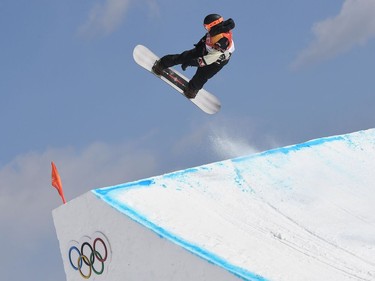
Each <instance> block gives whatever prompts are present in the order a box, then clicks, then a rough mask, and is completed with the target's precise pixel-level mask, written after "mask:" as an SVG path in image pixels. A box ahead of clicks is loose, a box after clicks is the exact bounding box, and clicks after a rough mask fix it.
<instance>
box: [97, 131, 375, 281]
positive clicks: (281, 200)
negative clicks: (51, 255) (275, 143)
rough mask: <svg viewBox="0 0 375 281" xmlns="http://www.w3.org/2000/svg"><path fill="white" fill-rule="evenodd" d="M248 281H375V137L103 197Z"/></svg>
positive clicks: (223, 166)
mask: <svg viewBox="0 0 375 281" xmlns="http://www.w3.org/2000/svg"><path fill="white" fill-rule="evenodd" d="M93 193H94V194H95V195H96V196H97V197H98V198H100V199H102V200H104V201H105V202H107V203H108V204H110V205H111V206H112V207H114V208H115V209H117V210H119V211H120V212H122V213H124V214H125V215H127V216H129V217H130V218H132V219H133V220H135V221H137V222H139V223H140V224H141V225H143V226H145V227H146V228H149V229H151V230H152V231H154V232H156V233H157V234H158V235H160V236H161V237H164V238H166V239H168V240H170V241H172V242H173V243H175V244H178V245H180V246H181V247H183V248H185V249H186V250H188V251H190V252H192V253H193V254H195V255H197V256H199V257H200V258H203V259H206V260H208V261H209V262H211V263H213V264H216V265H218V266H220V267H223V268H224V269H226V270H227V271H229V272H231V273H232V274H233V275H234V276H237V277H238V278H239V279H243V280H277V281H283V280H285V281H292V280H295V281H301V280H340V281H343V280H375V129H371V130H367V131H360V132H356V133H353V134H347V135H341V136H333V137H327V138H322V139H316V140H312V141H309V142H306V143H303V144H298V145H293V146H289V147H284V148H280V149H274V150H270V151H266V152H263V153H259V154H255V155H250V156H245V157H241V158H236V159H231V160H226V161H222V162H217V163H212V164H209V165H204V166H200V167H197V168H192V169H187V170H183V171H178V172H174V173H170V174H166V175H162V176H157V177H153V178H149V179H145V180H141V181H137V182H132V183H126V184H122V185H118V186H112V187H107V188H101V189H96V190H93Z"/></svg>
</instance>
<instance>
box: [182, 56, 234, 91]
mask: <svg viewBox="0 0 375 281" xmlns="http://www.w3.org/2000/svg"><path fill="white" fill-rule="evenodd" d="M227 63H228V61H226V62H222V63H221V64H217V63H213V64H210V65H207V66H204V67H198V68H197V71H196V73H195V75H194V76H193V78H191V80H190V82H189V84H188V87H187V88H186V90H185V91H184V94H185V95H186V96H187V97H189V98H194V97H195V96H196V95H197V93H198V91H199V90H200V89H202V88H203V86H204V84H206V82H207V81H208V79H211V78H212V77H213V76H214V75H215V74H216V73H218V72H219V71H220V70H221V69H222V68H223V67H224V66H225V65H226V64H227Z"/></svg>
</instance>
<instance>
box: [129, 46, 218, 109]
mask: <svg viewBox="0 0 375 281" xmlns="http://www.w3.org/2000/svg"><path fill="white" fill-rule="evenodd" d="M133 58H134V60H135V61H136V63H137V64H139V65H140V66H142V67H143V68H145V69H147V70H148V71H150V72H151V73H153V71H152V66H153V65H154V63H155V61H156V60H158V59H159V57H158V56H157V55H155V54H154V53H153V52H151V51H150V50H149V49H148V48H147V47H145V46H143V45H137V46H136V47H135V48H134V51H133ZM156 76H157V77H159V78H160V79H161V80H163V81H164V82H166V83H167V84H169V85H170V86H172V87H173V88H174V89H176V90H177V91H178V92H179V93H181V94H182V95H183V96H184V97H186V96H185V95H184V93H183V89H184V87H185V85H186V84H187V82H188V81H189V79H188V78H186V77H185V76H184V75H182V74H181V73H179V72H177V71H176V70H175V69H172V68H169V69H167V70H166V71H164V73H163V75H162V76H158V75H156ZM181 78H182V79H181ZM186 98H187V97H186ZM187 99H189V98H187ZM189 100H190V101H191V102H192V103H194V104H195V105H196V106H198V107H199V108H200V109H201V110H202V111H204V112H205V113H208V114H214V113H216V112H218V111H219V110H220V108H221V104H220V101H219V99H218V98H217V97H215V96H214V95H212V94H211V93H209V92H207V91H206V90H204V89H201V90H200V91H199V92H198V94H197V96H196V97H195V98H194V99H189Z"/></svg>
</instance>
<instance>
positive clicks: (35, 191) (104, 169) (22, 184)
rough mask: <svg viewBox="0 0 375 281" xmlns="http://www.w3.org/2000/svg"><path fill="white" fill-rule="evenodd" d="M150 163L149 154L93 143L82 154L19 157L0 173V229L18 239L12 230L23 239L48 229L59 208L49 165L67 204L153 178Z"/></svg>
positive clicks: (152, 158)
mask: <svg viewBox="0 0 375 281" xmlns="http://www.w3.org/2000/svg"><path fill="white" fill-rule="evenodd" d="M155 159H156V157H155V155H154V154H153V153H150V152H149V151H147V150H145V149H141V148H138V147H137V146H136V145H134V144H130V143H125V144H117V145H116V144H105V143H99V142H97V143H93V144H91V145H90V146H88V147H87V148H85V149H84V150H82V151H77V150H75V149H73V148H61V149H47V150H46V151H44V152H42V153H37V152H31V153H28V154H25V155H20V156H18V157H17V158H15V159H14V160H13V161H12V162H10V163H8V164H7V165H6V166H4V167H2V168H1V169H0V224H1V225H2V227H4V229H8V227H9V230H10V231H14V232H13V233H12V237H13V238H19V239H21V237H23V236H24V229H23V228H19V227H17V225H18V224H20V225H23V227H25V228H27V229H28V236H27V239H33V238H35V237H37V236H39V235H41V234H42V233H43V232H44V231H45V229H46V228H48V224H49V223H50V217H51V210H52V209H54V208H56V207H58V206H59V205H60V204H61V199H60V198H59V196H58V193H57V191H56V190H55V189H54V188H53V187H52V186H51V161H54V162H55V164H56V166H57V168H58V170H59V173H60V175H61V178H62V183H63V188H64V191H65V197H66V199H67V201H69V200H71V199H73V198H75V197H77V196H79V195H81V194H83V193H85V192H87V191H89V190H91V189H94V188H98V187H103V186H106V185H114V184H118V183H122V182H126V181H130V180H136V179H139V178H143V177H146V176H150V175H153V174H154V173H156V166H157V163H156V160H155ZM22 239H25V237H24V238H22ZM24 242H25V241H24ZM25 243H26V242H25Z"/></svg>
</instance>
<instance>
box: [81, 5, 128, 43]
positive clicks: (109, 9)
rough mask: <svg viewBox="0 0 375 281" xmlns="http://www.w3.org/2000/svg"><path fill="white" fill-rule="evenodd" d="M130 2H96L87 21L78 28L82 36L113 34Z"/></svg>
mask: <svg viewBox="0 0 375 281" xmlns="http://www.w3.org/2000/svg"><path fill="white" fill-rule="evenodd" d="M130 3H131V0H105V1H104V2H103V1H102V3H100V2H96V3H95V4H94V6H93V7H92V8H91V10H90V12H89V16H88V19H87V21H86V22H85V23H84V24H83V25H82V26H81V27H80V28H79V33H80V34H82V35H88V36H94V35H97V34H99V35H102V34H104V35H106V34H109V33H111V32H113V31H114V30H115V29H116V28H117V27H118V26H119V25H120V24H121V23H122V21H123V20H124V18H125V14H126V12H127V10H128V9H129V5H130Z"/></svg>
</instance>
